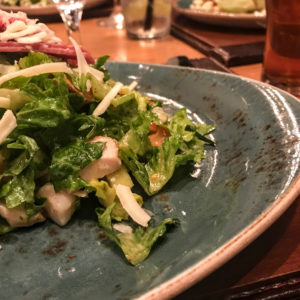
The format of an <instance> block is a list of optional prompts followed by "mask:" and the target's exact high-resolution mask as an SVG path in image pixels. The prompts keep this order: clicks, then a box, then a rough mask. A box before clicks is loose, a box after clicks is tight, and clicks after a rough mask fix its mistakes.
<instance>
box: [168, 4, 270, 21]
mask: <svg viewBox="0 0 300 300" xmlns="http://www.w3.org/2000/svg"><path fill="white" fill-rule="evenodd" d="M179 1H180V0H177V1H176V2H173V3H172V5H173V8H175V9H176V10H178V12H181V13H184V14H189V15H194V16H202V17H207V18H212V17H213V18H217V19H224V18H229V19H231V20H232V19H235V20H240V19H241V20H253V21H263V20H265V18H266V16H265V15H255V14H253V13H227V12H205V11H201V10H192V9H188V8H183V7H180V6H179V5H178V2H179Z"/></svg>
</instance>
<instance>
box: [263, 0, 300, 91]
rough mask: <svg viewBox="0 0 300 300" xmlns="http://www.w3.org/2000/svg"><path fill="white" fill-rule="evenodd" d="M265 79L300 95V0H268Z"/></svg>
mask: <svg viewBox="0 0 300 300" xmlns="http://www.w3.org/2000/svg"><path fill="white" fill-rule="evenodd" d="M266 9H267V34H266V46H265V54H264V64H263V75H262V80H264V81H266V82H268V83H270V84H272V85H275V86H277V87H279V88H281V89H284V90H286V91H288V92H290V93H292V94H294V95H296V96H298V97H300V0H266Z"/></svg>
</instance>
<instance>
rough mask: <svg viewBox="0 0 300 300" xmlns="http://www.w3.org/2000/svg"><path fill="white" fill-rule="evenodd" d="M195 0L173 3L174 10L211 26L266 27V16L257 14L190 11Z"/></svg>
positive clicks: (182, 0)
mask: <svg viewBox="0 0 300 300" xmlns="http://www.w3.org/2000/svg"><path fill="white" fill-rule="evenodd" d="M192 3H193V0H178V1H177V2H174V3H173V9H174V10H175V11H176V12H178V13H180V14H183V15H184V16H186V17H187V18H190V19H192V20H194V21H197V22H201V23H207V24H211V25H220V26H227V27H238V28H241V27H243V28H261V27H264V26H265V14H261V13H260V14H255V13H239V14H233V13H226V12H206V11H200V10H192V9H190V5H191V4H192Z"/></svg>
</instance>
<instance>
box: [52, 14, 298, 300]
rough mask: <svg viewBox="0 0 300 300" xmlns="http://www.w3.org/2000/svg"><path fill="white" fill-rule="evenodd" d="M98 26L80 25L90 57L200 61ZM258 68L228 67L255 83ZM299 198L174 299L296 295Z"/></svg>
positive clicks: (180, 49) (188, 50)
mask: <svg viewBox="0 0 300 300" xmlns="http://www.w3.org/2000/svg"><path fill="white" fill-rule="evenodd" d="M97 22H98V20H97V19H89V20H84V21H83V22H82V25H81V32H82V44H83V46H84V47H85V48H86V49H87V50H89V51H90V52H91V54H92V55H93V56H94V57H98V56H102V55H107V54H108V55H110V60H115V61H125V62H126V61H130V62H143V63H156V64H165V63H166V62H167V60H168V59H169V58H170V57H173V56H178V55H185V56H187V57H189V58H200V57H204V55H203V54H201V53H200V52H198V51H197V50H195V49H193V48H192V47H190V46H189V45H187V44H185V43H183V42H182V41H180V40H178V39H176V38H174V37H173V36H168V37H167V38H164V39H162V40H153V41H133V40H128V39H127V38H126V34H125V32H124V31H123V30H115V29H104V28H100V27H98V26H97ZM49 27H50V28H51V29H52V30H54V31H55V32H56V34H57V36H59V37H60V38H62V40H63V41H64V42H65V43H67V36H66V32H65V28H64V26H63V24H61V23H57V24H56V23H54V24H49ZM261 69H262V66H261V64H254V65H247V66H239V67H234V68H232V70H233V71H234V72H236V73H237V74H239V75H241V76H245V77H248V78H252V79H256V80H259V79H260V74H261ZM299 200H300V198H298V199H297V200H296V201H295V202H294V204H293V205H292V206H291V207H290V208H289V209H288V210H287V211H286V213H285V214H284V215H283V216H282V217H281V218H280V219H279V220H278V221H277V222H276V223H275V224H274V225H273V226H272V227H271V228H269V229H268V230H267V231H266V232H265V233H264V234H263V235H262V236H261V237H259V238H258V239H257V240H256V241H255V242H253V243H252V244H251V245H250V246H248V247H247V248H246V249H245V250H244V251H242V253H240V254H239V255H238V256H236V257H235V258H234V259H232V260H231V261H230V262H228V263H227V264H226V265H224V266H223V267H222V268H220V269H219V270H217V271H216V272H214V273H213V274H212V275H210V276H209V277H207V278H206V279H204V280H203V281H201V282H200V283H198V284H197V285H195V286H194V287H192V288H190V289H189V290H187V291H186V292H184V293H183V294H181V295H179V296H178V297H176V299H177V300H183V299H218V298H220V299H224V298H225V296H226V295H227V296H228V299H254V298H253V297H256V298H255V299H267V297H268V299H279V298H280V297H282V295H285V297H287V298H289V297H290V296H292V295H294V296H295V295H297V296H298V297H300V283H299V282H300V201H299ZM241 293H243V294H241ZM234 295H235V296H234ZM259 297H260V298H259ZM295 297H296V296H295ZM289 299H290V298H289ZM298 299H299V298H298Z"/></svg>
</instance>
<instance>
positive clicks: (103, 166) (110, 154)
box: [79, 136, 122, 182]
mask: <svg viewBox="0 0 300 300" xmlns="http://www.w3.org/2000/svg"><path fill="white" fill-rule="evenodd" d="M90 142H92V143H96V142H103V143H106V144H105V147H104V149H103V152H102V156H101V157H100V158H99V159H97V160H96V161H93V162H92V163H90V164H89V165H87V166H86V167H85V168H83V169H82V170H81V171H80V172H79V177H81V178H82V179H84V180H85V181H87V182H90V181H91V180H97V179H98V178H102V177H104V176H106V175H108V174H111V173H113V172H115V171H116V170H118V169H119V168H120V167H121V164H122V162H121V160H120V158H119V148H118V144H117V141H116V140H114V139H112V138H109V137H103V136H97V137H95V138H93V139H92V140H91V141H90Z"/></svg>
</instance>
